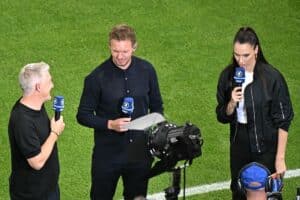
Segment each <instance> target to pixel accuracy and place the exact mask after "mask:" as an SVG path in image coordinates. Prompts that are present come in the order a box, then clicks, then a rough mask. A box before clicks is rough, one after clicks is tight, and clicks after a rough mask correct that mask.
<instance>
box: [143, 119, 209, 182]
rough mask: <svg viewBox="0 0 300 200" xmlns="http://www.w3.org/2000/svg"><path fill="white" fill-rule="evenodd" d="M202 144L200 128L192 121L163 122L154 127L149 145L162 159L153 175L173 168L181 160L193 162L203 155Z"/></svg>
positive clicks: (155, 155)
mask: <svg viewBox="0 0 300 200" xmlns="http://www.w3.org/2000/svg"><path fill="white" fill-rule="evenodd" d="M202 144H203V139H202V137H201V132H200V129H199V128H198V127H197V126H195V125H193V124H191V123H186V124H185V125H184V126H176V125H175V124H172V123H168V122H162V123H159V124H157V125H156V126H155V127H152V128H151V129H150V130H149V141H148V146H149V149H150V153H151V154H152V155H153V156H154V157H157V158H159V159H160V161H158V162H157V163H156V164H155V166H154V167H153V174H152V175H151V177H152V176H155V175H157V174H160V173H162V172H164V171H169V170H171V169H173V167H174V166H175V165H176V164H177V162H178V161H181V160H186V161H189V164H191V163H192V160H193V159H194V158H196V157H199V156H201V155H202V151H201V146H202Z"/></svg>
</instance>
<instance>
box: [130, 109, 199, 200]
mask: <svg viewBox="0 0 300 200" xmlns="http://www.w3.org/2000/svg"><path fill="white" fill-rule="evenodd" d="M127 128H128V129H131V130H144V131H146V133H147V134H148V136H149V137H148V147H149V149H150V153H151V154H152V155H153V156H154V157H156V158H158V161H157V162H155V163H154V166H153V167H152V168H151V171H150V174H149V177H148V178H152V177H154V176H157V175H159V174H161V173H163V172H172V175H173V181H172V186H170V187H168V188H166V189H165V197H166V199H167V200H177V199H178V194H179V193H180V179H181V169H183V170H184V187H183V198H185V177H186V176H185V169H186V167H187V166H188V165H191V164H192V161H193V159H194V158H196V157H199V156H201V155H202V151H201V147H202V145H203V139H202V137H201V132H200V129H199V128H198V127H197V126H196V125H194V124H192V123H186V124H185V125H182V126H177V125H175V124H173V123H169V122H167V121H166V120H165V119H164V117H163V116H162V115H160V114H159V113H151V114H149V115H146V116H143V117H141V118H138V119H135V120H133V121H132V122H131V123H130V124H129V126H128V127H127ZM179 161H185V163H184V165H183V166H178V167H176V165H177V163H178V162H179Z"/></svg>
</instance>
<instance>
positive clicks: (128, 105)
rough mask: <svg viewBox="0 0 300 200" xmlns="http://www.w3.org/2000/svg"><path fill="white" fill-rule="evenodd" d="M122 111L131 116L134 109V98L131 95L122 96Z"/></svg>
mask: <svg viewBox="0 0 300 200" xmlns="http://www.w3.org/2000/svg"><path fill="white" fill-rule="evenodd" d="M121 109H122V112H123V113H124V114H125V115H127V116H128V117H131V115H132V113H133V110H134V100H133V98H132V97H124V99H123V103H122V106H121Z"/></svg>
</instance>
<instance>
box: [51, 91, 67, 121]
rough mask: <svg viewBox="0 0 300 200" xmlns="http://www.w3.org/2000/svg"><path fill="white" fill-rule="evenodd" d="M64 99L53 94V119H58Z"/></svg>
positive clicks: (62, 108) (63, 105)
mask: <svg viewBox="0 0 300 200" xmlns="http://www.w3.org/2000/svg"><path fill="white" fill-rule="evenodd" d="M64 107H65V100H64V97H63V96H55V97H54V101H53V110H54V111H55V117H54V118H55V121H57V120H59V118H60V113H61V112H62V111H63V110H64Z"/></svg>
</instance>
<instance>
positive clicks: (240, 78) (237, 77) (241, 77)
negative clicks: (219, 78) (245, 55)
mask: <svg viewBox="0 0 300 200" xmlns="http://www.w3.org/2000/svg"><path fill="white" fill-rule="evenodd" d="M233 79H234V83H235V85H236V86H238V87H241V86H242V84H243V83H244V82H245V68H243V67H236V68H235V73H234V76H233Z"/></svg>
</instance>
